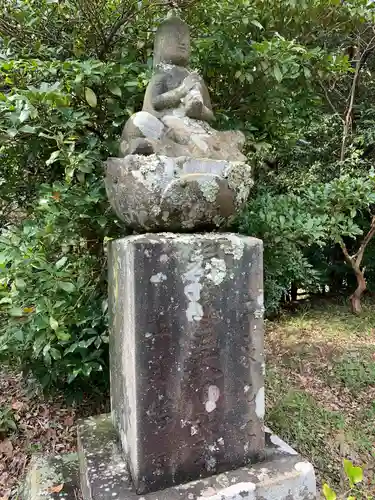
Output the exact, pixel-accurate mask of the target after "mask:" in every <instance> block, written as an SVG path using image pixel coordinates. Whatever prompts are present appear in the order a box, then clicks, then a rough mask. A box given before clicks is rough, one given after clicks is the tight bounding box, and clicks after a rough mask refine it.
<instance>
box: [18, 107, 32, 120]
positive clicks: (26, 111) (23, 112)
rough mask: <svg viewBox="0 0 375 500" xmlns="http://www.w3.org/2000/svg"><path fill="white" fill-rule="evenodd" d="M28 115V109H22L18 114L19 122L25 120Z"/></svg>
mask: <svg viewBox="0 0 375 500" xmlns="http://www.w3.org/2000/svg"><path fill="white" fill-rule="evenodd" d="M29 116H30V111H29V110H28V109H23V110H22V111H21V113H20V116H19V118H18V119H19V121H20V123H23V122H24V121H26V120H27V119H28V118H29Z"/></svg>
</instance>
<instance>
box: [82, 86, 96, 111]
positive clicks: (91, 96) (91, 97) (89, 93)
mask: <svg viewBox="0 0 375 500" xmlns="http://www.w3.org/2000/svg"><path fill="white" fill-rule="evenodd" d="M85 97H86V101H87V102H88V104H89V105H90V106H91V107H92V108H96V105H97V104H98V100H97V98H96V94H95V92H94V91H93V90H92V89H90V87H85Z"/></svg>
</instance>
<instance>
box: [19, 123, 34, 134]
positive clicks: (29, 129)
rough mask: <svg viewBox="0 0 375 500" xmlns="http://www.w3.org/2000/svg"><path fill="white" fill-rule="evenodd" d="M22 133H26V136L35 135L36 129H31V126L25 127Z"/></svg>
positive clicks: (21, 129)
mask: <svg viewBox="0 0 375 500" xmlns="http://www.w3.org/2000/svg"><path fill="white" fill-rule="evenodd" d="M20 132H24V133H25V134H35V132H36V128H35V127H31V126H30V125H24V126H23V127H21V128H20Z"/></svg>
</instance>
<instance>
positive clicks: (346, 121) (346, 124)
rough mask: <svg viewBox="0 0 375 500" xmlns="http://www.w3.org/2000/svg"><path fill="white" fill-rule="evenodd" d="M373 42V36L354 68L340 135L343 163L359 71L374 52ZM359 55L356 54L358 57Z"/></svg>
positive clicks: (341, 159)
mask: <svg viewBox="0 0 375 500" xmlns="http://www.w3.org/2000/svg"><path fill="white" fill-rule="evenodd" d="M374 41H375V36H374V37H372V38H371V40H370V41H369V42H368V44H367V46H366V48H365V49H364V51H363V52H362V54H361V55H360V57H359V59H357V63H356V67H355V73H354V77H353V82H352V86H351V90H350V94H349V95H350V99H349V106H348V109H347V111H346V113H345V118H344V128H343V134H342V143H341V153H340V161H344V159H345V150H346V141H347V138H348V136H349V131H350V127H351V123H352V114H353V107H354V99H355V95H356V90H357V84H358V80H359V75H360V71H361V68H362V65H363V63H364V61H365V60H366V59H367V57H368V55H369V53H370V52H371V51H372V50H374V48H375V46H374V45H373V43H374ZM358 55H359V54H357V57H358Z"/></svg>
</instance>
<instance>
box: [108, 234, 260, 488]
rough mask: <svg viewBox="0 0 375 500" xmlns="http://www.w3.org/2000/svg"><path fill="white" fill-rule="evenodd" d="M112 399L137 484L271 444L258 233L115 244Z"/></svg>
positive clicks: (197, 472)
mask: <svg viewBox="0 0 375 500" xmlns="http://www.w3.org/2000/svg"><path fill="white" fill-rule="evenodd" d="M109 269H110V277H109V279H110V285H109V299H110V314H111V320H110V321H111V336H110V352H111V404H112V413H113V422H114V425H115V428H116V430H117V432H118V435H119V436H120V439H121V443H122V447H123V450H124V454H125V456H126V458H127V460H128V463H129V467H130V471H131V475H132V479H133V482H134V485H135V488H136V490H137V492H138V493H142V492H147V491H156V490H159V489H163V488H166V487H167V486H170V485H173V484H179V483H183V482H186V481H190V480H193V479H197V478H199V477H203V476H207V475H212V474H216V473H218V472H220V471H224V470H229V469H233V468H236V467H240V466H242V465H244V464H247V463H249V462H251V461H253V460H255V459H256V458H257V457H258V456H259V454H260V453H261V452H262V451H263V448H264V432H263V416H264V386H263V383H264V382H263V370H264V361H263V319H262V318H263V289H262V242H261V241H260V240H257V239H255V238H248V237H243V236H237V235H234V234H195V235H174V234H169V233H166V234H157V235H150V234H148V235H141V236H131V237H127V238H123V239H120V240H116V241H113V242H111V245H110V251H109Z"/></svg>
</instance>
